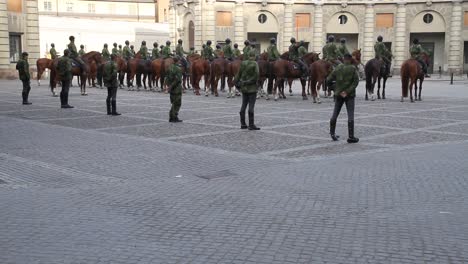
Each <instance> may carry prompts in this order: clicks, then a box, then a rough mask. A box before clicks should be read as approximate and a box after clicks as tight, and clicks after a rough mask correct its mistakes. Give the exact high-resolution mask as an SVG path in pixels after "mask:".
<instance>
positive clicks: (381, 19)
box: [375, 13, 393, 28]
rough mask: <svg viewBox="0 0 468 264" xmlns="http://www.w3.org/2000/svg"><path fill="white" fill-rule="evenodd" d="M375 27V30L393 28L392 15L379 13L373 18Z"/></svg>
mask: <svg viewBox="0 0 468 264" xmlns="http://www.w3.org/2000/svg"><path fill="white" fill-rule="evenodd" d="M375 26H376V27H377V28H391V27H393V14H391V13H381V14H377V15H376V17H375Z"/></svg>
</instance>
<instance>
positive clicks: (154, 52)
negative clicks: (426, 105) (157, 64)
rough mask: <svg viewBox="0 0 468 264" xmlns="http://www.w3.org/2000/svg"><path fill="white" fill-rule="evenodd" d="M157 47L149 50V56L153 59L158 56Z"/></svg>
mask: <svg viewBox="0 0 468 264" xmlns="http://www.w3.org/2000/svg"><path fill="white" fill-rule="evenodd" d="M159 55H160V54H159V48H153V50H152V51H151V58H152V59H153V60H155V59H157V58H159Z"/></svg>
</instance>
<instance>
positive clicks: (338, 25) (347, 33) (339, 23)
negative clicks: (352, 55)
mask: <svg viewBox="0 0 468 264" xmlns="http://www.w3.org/2000/svg"><path fill="white" fill-rule="evenodd" d="M326 33H327V37H328V36H329V35H334V36H335V41H337V42H339V41H340V39H341V38H345V39H346V46H347V48H348V50H350V51H353V50H356V49H358V48H359V22H358V20H357V18H356V16H354V15H353V14H351V13H349V12H338V13H336V14H334V15H333V16H332V17H331V18H330V20H329V21H328V23H327V26H326Z"/></svg>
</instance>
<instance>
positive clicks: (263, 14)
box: [246, 10, 280, 53]
mask: <svg viewBox="0 0 468 264" xmlns="http://www.w3.org/2000/svg"><path fill="white" fill-rule="evenodd" d="M246 29H247V38H248V39H249V40H250V41H251V42H252V44H253V45H254V46H255V48H256V50H257V52H259V53H261V52H263V51H264V50H266V49H267V47H268V45H270V39H271V38H272V37H274V38H276V39H277V40H278V33H279V32H280V27H279V23H278V19H277V18H276V16H275V15H273V14H272V13H271V12H268V11H266V10H261V11H258V12H256V13H255V15H253V16H250V17H249V21H248V22H247V27H246ZM278 42H280V41H278Z"/></svg>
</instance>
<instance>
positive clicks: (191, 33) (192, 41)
mask: <svg viewBox="0 0 468 264" xmlns="http://www.w3.org/2000/svg"><path fill="white" fill-rule="evenodd" d="M188 38H189V41H188V42H189V48H191V47H195V24H194V23H193V21H192V20H190V22H189V37H188Z"/></svg>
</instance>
